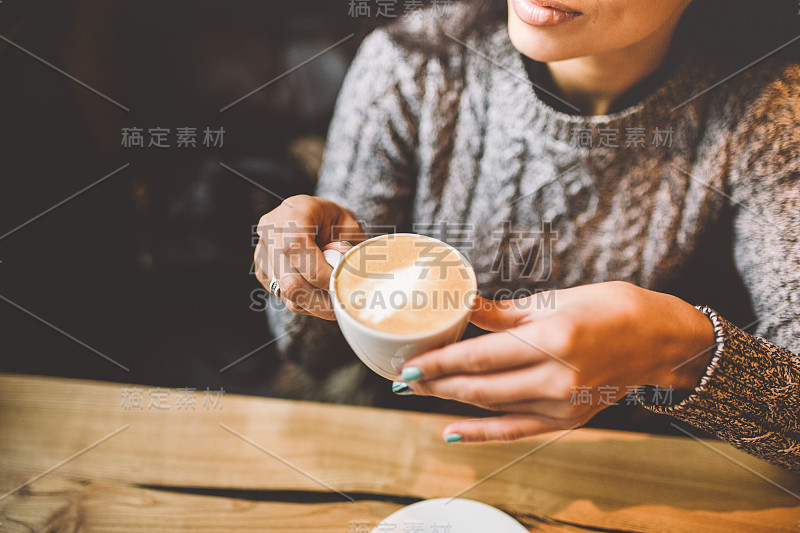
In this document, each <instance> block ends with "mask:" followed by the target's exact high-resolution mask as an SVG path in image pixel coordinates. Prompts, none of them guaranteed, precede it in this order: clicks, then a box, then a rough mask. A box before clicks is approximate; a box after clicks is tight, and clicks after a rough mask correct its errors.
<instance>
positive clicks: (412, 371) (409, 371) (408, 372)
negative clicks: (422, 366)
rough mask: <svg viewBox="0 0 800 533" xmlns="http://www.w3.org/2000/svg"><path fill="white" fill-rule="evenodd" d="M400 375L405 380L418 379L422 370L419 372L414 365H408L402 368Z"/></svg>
mask: <svg viewBox="0 0 800 533" xmlns="http://www.w3.org/2000/svg"><path fill="white" fill-rule="evenodd" d="M401 375H402V376H403V379H404V380H406V381H419V378H421V377H422V372H420V370H419V368H417V367H415V366H409V367H407V368H404V369H403V373H402V374H401Z"/></svg>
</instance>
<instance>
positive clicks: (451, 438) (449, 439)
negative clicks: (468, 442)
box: [444, 433, 464, 444]
mask: <svg viewBox="0 0 800 533" xmlns="http://www.w3.org/2000/svg"><path fill="white" fill-rule="evenodd" d="M444 440H445V442H446V443H447V444H453V443H456V442H461V441H462V440H464V437H462V436H461V435H459V434H458V433H450V434H449V435H447V436H446V437H445V438H444Z"/></svg>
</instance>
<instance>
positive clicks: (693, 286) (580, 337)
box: [255, 0, 800, 470]
mask: <svg viewBox="0 0 800 533" xmlns="http://www.w3.org/2000/svg"><path fill="white" fill-rule="evenodd" d="M720 5H721V4H719V3H717V4H712V3H710V2H703V1H702V0H695V3H694V4H692V5H690V0H664V1H659V2H651V1H649V0H563V1H561V0H559V1H558V2H556V1H549V0H548V1H544V0H509V2H508V6H505V5H503V3H502V2H497V1H494V2H483V3H482V6H477V5H476V4H467V5H465V6H456V7H454V8H453V9H452V10H449V11H447V12H446V13H445V15H444V16H443V17H441V18H440V20H438V21H432V20H431V19H432V17H431V14H430V13H423V14H421V15H420V16H417V17H415V18H412V20H410V21H407V22H405V23H403V24H401V25H396V26H394V27H392V28H390V29H388V30H379V31H376V32H375V33H373V34H372V35H371V36H369V37H368V38H367V39H366V40H365V42H364V43H363V45H362V47H361V49H360V51H359V54H358V56H357V58H356V59H355V61H354V63H353V65H352V67H351V70H350V73H349V74H348V78H347V80H346V82H345V84H344V87H343V89H342V93H341V95H340V98H339V102H338V104H337V109H336V114H335V117H334V120H333V123H332V126H331V129H330V132H329V138H328V147H327V151H326V156H325V160H324V164H323V168H322V171H321V175H320V182H319V186H318V191H317V196H315V197H293V198H290V199H288V200H287V201H285V202H284V203H283V205H281V206H280V207H279V208H278V209H276V210H275V211H273V212H271V213H268V214H267V215H265V216H264V217H263V218H262V220H261V221H260V224H259V234H260V236H261V243H260V244H259V246H258V248H257V249H256V254H255V258H256V265H257V267H258V270H257V272H258V277H259V280H260V281H261V282H262V283H263V284H265V286H269V285H270V282H271V281H272V280H273V279H274V280H275V281H276V284H277V287H279V288H280V292H279V294H280V298H281V300H282V301H283V303H284V304H285V308H283V306H282V308H280V309H274V310H272V311H271V315H270V322H271V324H272V327H273V328H274V329H275V332H276V335H278V336H279V339H280V343H279V344H280V346H281V349H282V350H283V351H284V352H285V353H286V354H287V355H288V356H290V357H294V358H295V359H296V360H298V361H300V363H301V364H303V365H305V366H306V368H307V369H308V370H309V372H311V373H314V372H316V373H319V374H329V373H331V372H339V371H340V370H338V369H339V368H350V367H346V366H344V365H343V362H342V361H343V360H342V359H341V357H342V356H337V355H336V354H339V353H345V352H346V351H345V350H344V349H341V350H340V349H339V348H337V347H339V346H343V340H342V339H341V335H340V334H339V333H338V330H337V328H336V325H335V324H331V323H330V322H325V321H323V320H317V319H315V318H312V317H309V316H304V315H313V316H316V317H319V318H324V319H331V318H332V312H331V308H330V302H329V300H327V299H326V296H325V293H324V289H325V287H327V284H328V280H329V276H330V268H329V267H327V265H326V264H325V262H324V260H323V259H322V257H321V251H320V249H321V248H323V247H325V246H328V247H334V248H340V249H342V250H344V249H346V247H347V246H348V244H347V243H341V242H339V241H349V242H350V243H356V242H359V241H360V240H361V239H363V238H364V237H365V235H368V234H372V233H376V232H377V233H380V232H386V231H415V232H417V233H427V234H431V235H433V236H436V237H439V238H442V239H443V240H446V241H449V242H451V243H452V244H454V245H456V246H457V247H459V248H460V249H461V250H462V251H463V252H464V253H465V254H466V255H467V256H468V257H469V259H470V261H471V262H472V264H473V265H474V267H475V269H476V272H477V274H478V279H479V287H480V290H481V294H483V295H484V296H486V297H487V298H488V299H485V300H481V301H480V302H479V305H478V309H477V310H476V311H475V313H474V316H473V323H474V324H476V325H477V326H479V327H480V328H482V329H486V330H489V331H492V332H494V333H491V334H487V335H484V336H481V337H478V338H474V339H469V340H465V341H462V342H460V343H457V344H454V345H452V346H449V347H447V348H444V349H441V350H436V351H434V352H430V353H426V354H423V355H421V356H419V357H417V358H414V359H413V360H411V361H409V362H408V363H407V364H406V366H405V367H404V369H403V372H402V375H401V376H398V379H397V382H396V383H394V384H393V390H394V391H395V392H396V393H399V394H414V395H432V396H437V397H441V398H447V399H452V400H457V401H460V402H464V403H468V404H473V405H477V406H479V407H483V408H486V409H491V410H495V411H500V412H503V413H505V414H503V415H501V416H497V417H489V418H483V419H475V420H463V421H459V422H455V423H452V424H450V425H449V426H448V427H447V428H445V430H444V438H445V440H447V441H448V442H459V441H464V442H482V441H490V440H511V439H516V438H521V437H525V436H530V435H535V434H538V433H543V432H547V431H552V430H558V429H566V428H572V427H576V426H578V425H581V424H583V423H585V422H586V421H587V420H588V419H590V418H591V417H592V416H593V415H594V414H596V413H597V412H598V411H599V410H601V409H602V408H603V407H605V406H606V405H608V404H609V403H613V402H614V401H618V400H622V401H625V398H626V397H627V398H628V399H630V398H636V399H637V400H638V401H640V402H641V403H642V404H643V405H644V406H645V407H646V408H648V409H650V410H653V411H656V412H659V413H666V414H670V415H672V416H674V417H675V418H677V419H680V420H682V421H685V422H688V423H690V424H692V425H694V426H696V427H698V428H701V429H703V430H706V431H708V432H711V433H714V434H715V435H717V436H719V437H720V438H723V439H725V440H728V441H730V442H731V443H733V444H734V445H736V446H738V447H740V448H741V449H743V450H745V451H747V452H749V453H752V454H755V455H758V456H760V457H763V458H765V459H767V460H769V461H772V462H774V463H775V464H779V465H782V466H784V467H786V468H791V469H795V470H800V430H798V412H799V411H800V385H799V384H798V383H800V358H798V356H797V355H795V354H794V353H792V351H794V352H797V351H798V350H800V340H799V339H800V305H799V304H800V302H799V301H798V294H800V274H798V272H800V244H798V240H797V237H798V235H800V186H799V185H800V183H799V182H798V178H800V158H798V153H799V151H798V148H800V132H798V129H797V123H798V121H800V90H798V87H800V85H799V84H800V66H798V64H797V63H796V62H794V61H792V60H791V59H790V58H787V57H781V56H780V54H777V55H772V56H771V57H769V58H766V59H764V60H763V61H760V62H758V63H757V64H754V65H753V66H751V67H750V68H748V69H746V70H744V71H743V72H741V73H740V74H738V75H737V76H734V77H731V78H730V79H727V80H725V78H726V75H727V74H728V73H730V72H732V69H728V70H726V68H728V67H729V66H731V65H725V64H724V62H723V61H722V59H723V58H724V57H726V56H725V54H730V55H732V56H734V59H735V60H737V61H738V60H740V59H742V56H740V55H737V54H736V53H735V50H734V51H733V52H731V48H729V47H730V46H732V45H734V44H736V43H737V42H738V43H740V44H741V43H742V42H745V43H746V42H747V39H746V38H745V36H746V34H745V33H740V34H734V35H733V37H735V39H732V40H730V41H729V42H724V40H722V41H723V44H724V46H723V45H720V46H718V48H717V49H716V50H714V49H712V48H711V47H712V46H713V42H714V41H720V40H721V39H720V34H718V33H714V32H711V35H708V36H705V35H704V34H702V32H699V30H698V28H703V27H706V26H704V25H705V24H707V23H710V21H712V20H715V19H719V18H720V17H721V16H722V15H721V13H722V12H720V13H717V14H715V17H711V18H707V19H704V18H703V13H704V12H706V11H707V10H709V9H713V8H714V7H715V6H717V7H718V6H720ZM548 6H549V7H548ZM506 7H507V9H506ZM723 7H725V8H727V9H728V10H730V9H735V7H733V6H729V5H728V4H725V5H724V6H723ZM787 7H791V6H787ZM776 9H777V8H776ZM762 11H769V10H768V9H764V10H761V9H759V12H762ZM498 14H499V16H500V17H507V19H505V18H504V19H503V20H499V19H498V18H497V16H498ZM769 16H770V17H773V18H777V19H780V18H781V17H783V18H787V17H790V16H791V17H795V18H794V19H790V20H792V21H793V22H795V23H796V14H795V13H793V11H792V13H791V14H789V13H786V14H781V13H780V12H778V11H777V10H773V11H772V12H770V13H769ZM738 20H745V19H742V18H739V19H738ZM492 21H496V22H492ZM745 27H747V26H745ZM751 29H752V28H751ZM731 31H732V30H731ZM797 33H800V32H797ZM742 50H744V51H752V50H750V46H749V45H742V47H741V48H740V51H742ZM771 50H773V49H767V50H764V51H761V52H760V53H761V54H764V53H766V52H769V51H771ZM733 63H735V61H734V62H733ZM744 64H747V63H746V62H745V63H744ZM744 64H742V63H740V65H741V66H744ZM721 80H724V82H722V83H720V82H721ZM454 230H455V231H456V234H455V236H454V234H453V231H454ZM456 237H457V238H456ZM531 258H535V259H536V260H533V261H532V260H531ZM532 266H533V268H532ZM562 287H569V288H563V289H562ZM272 288H273V289H275V288H276V287H275V285H274V284H273V285H272ZM544 290H551V291H555V292H552V293H546V294H548V295H549V296H551V297H548V298H542V297H541V294H539V295H533V293H535V292H538V291H544ZM520 291H523V292H520ZM520 294H522V295H523V296H522V297H520ZM675 294H680V295H685V297H684V298H679V297H677V296H674V295H675ZM737 294H738V295H744V296H745V297H749V301H750V302H751V303H752V311H753V312H754V313H755V317H756V318H757V319H758V321H757V322H756V323H755V324H754V325H755V333H756V334H757V335H759V336H758V337H757V336H754V335H751V334H749V333H746V332H744V331H742V330H740V329H739V328H737V327H736V326H734V325H733V323H732V322H731V320H734V319H735V320H736V322H737V323H739V325H740V326H742V327H747V326H748V322H751V321H748V320H747V312H746V310H747V305H742V304H741V302H739V303H737V300H736V298H734V297H733V296H734V295H737ZM525 295H529V296H525ZM509 296H513V297H514V298H509ZM687 300H688V301H687ZM745 301H747V299H746V300H745ZM690 302H691V303H690ZM707 302H708V303H714V304H715V305H717V304H719V305H720V306H722V307H726V308H727V310H726V311H725V313H722V312H720V313H718V312H717V311H715V310H712V309H711V308H709V307H704V306H702V305H701V306H698V307H694V305H693V304H703V303H707ZM750 325H753V324H750ZM762 337H763V338H762ZM337 343H338V344H337ZM342 372H343V370H342ZM339 383H341V380H340V381H339ZM642 385H645V386H648V387H644V388H642V387H639V386H642ZM354 388H355V389H358V388H359V385H358V384H355V386H354ZM682 388H686V389H690V391H691V392H690V393H689V394H688V395H686V396H685V397H684V398H673V399H672V400H673V401H672V402H670V401H667V400H665V398H667V397H668V394H666V393H665V392H664V391H670V392H671V391H672V390H673V389H682ZM659 391H661V392H660V393H659ZM576 392H580V394H576ZM602 400H605V401H602Z"/></svg>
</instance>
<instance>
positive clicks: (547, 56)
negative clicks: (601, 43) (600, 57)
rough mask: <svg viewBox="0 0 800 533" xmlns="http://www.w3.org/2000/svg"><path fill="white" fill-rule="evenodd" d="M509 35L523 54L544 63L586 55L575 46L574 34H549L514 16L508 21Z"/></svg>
mask: <svg viewBox="0 0 800 533" xmlns="http://www.w3.org/2000/svg"><path fill="white" fill-rule="evenodd" d="M508 36H509V37H510V38H511V43H512V44H513V45H514V48H516V49H517V50H518V51H519V52H520V53H521V54H523V55H525V56H527V57H530V58H531V59H533V60H535V61H541V62H542V63H550V62H552V61H564V60H567V59H574V58H576V57H581V56H583V55H586V53H585V52H584V53H581V51H580V50H578V49H577V47H576V46H575V37H574V36H571V37H570V36H569V35H553V34H547V33H546V30H544V31H542V30H539V29H536V28H531V27H529V26H527V25H525V24H523V23H522V22H520V21H518V20H514V19H513V18H512V19H511V20H509V22H508Z"/></svg>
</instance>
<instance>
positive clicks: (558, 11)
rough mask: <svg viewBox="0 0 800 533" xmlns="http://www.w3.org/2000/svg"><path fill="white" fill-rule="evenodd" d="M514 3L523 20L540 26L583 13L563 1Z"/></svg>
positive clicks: (561, 21)
mask: <svg viewBox="0 0 800 533" xmlns="http://www.w3.org/2000/svg"><path fill="white" fill-rule="evenodd" d="M512 4H513V6H514V11H515V12H516V13H517V17H519V18H520V20H522V22H524V23H525V24H528V25H529V26H536V27H538V28H547V27H550V26H557V25H559V24H563V23H565V22H569V21H570V20H573V19H575V18H577V17H579V16H581V15H583V13H581V12H580V11H575V10H574V9H571V8H570V7H569V6H566V5H564V4H562V3H561V2H556V1H551V0H513V1H512Z"/></svg>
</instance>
